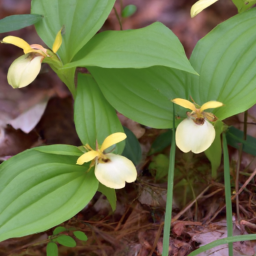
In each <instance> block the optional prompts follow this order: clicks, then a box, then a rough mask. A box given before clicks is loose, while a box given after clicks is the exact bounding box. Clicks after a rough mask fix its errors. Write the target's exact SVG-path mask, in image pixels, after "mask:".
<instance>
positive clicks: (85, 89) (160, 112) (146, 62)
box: [0, 0, 256, 241]
mask: <svg viewBox="0 0 256 256" xmlns="http://www.w3.org/2000/svg"><path fill="white" fill-rule="evenodd" d="M214 2H216V0H215V1H209V0H200V1H198V2H197V3H196V4H195V5H194V6H193V8H192V10H191V13H192V16H195V15H196V14H198V13H199V12H201V11H202V10H203V9H204V8H206V7H207V6H209V5H211V4H213V3H214ZM233 2H234V3H237V2H238V1H236V0H233ZM254 2H255V1H250V4H251V3H254ZM114 4H115V0H94V1H91V0H74V1H70V0H62V1H61V4H60V3H59V1H58V0H32V4H31V17H34V18H36V21H35V22H34V23H35V28H36V31H37V33H38V35H39V36H40V38H41V39H42V40H43V42H44V43H45V44H46V45H47V46H48V47H49V48H51V49H52V50H50V49H48V48H47V47H46V46H41V45H38V44H31V45H30V44H29V43H27V42H25V41H24V40H23V39H21V38H17V37H14V36H7V37H5V38H3V39H2V43H5V44H6V43H7V44H13V45H15V46H18V47H20V48H22V49H23V51H24V55H22V56H21V57H19V58H18V59H16V60H15V61H14V62H13V63H12V65H11V66H10V68H9V70H8V74H7V80H8V82H9V84H10V85H11V86H12V87H13V88H16V89H17V88H23V87H25V86H28V85H29V84H30V83H31V82H32V81H33V80H34V79H35V78H36V76H37V75H38V73H39V72H40V68H41V63H42V62H45V63H48V64H49V65H50V67H51V68H52V69H53V71H54V72H56V74H57V75H58V76H59V78H60V79H61V80H62V81H63V82H64V83H65V84H66V85H67V87H68V89H69V90H70V92H71V94H72V95H73V98H74V122H75V126H76V131H77V134H78V136H79V138H80V140H81V145H83V146H81V147H75V146H71V145H48V146H41V147H36V148H33V149H29V150H26V151H24V152H22V153H20V154H18V155H16V156H14V157H12V158H10V159H9V160H7V161H6V162H4V163H2V164H1V166H0V200H1V204H0V241H3V240H6V239H9V238H13V237H21V236H25V235H29V234H33V233H36V232H41V231H44V230H47V229H49V228H52V227H54V226H56V225H58V224H60V223H62V222H64V221H66V220H68V219H70V218H71V217H73V216H74V215H75V214H77V213H78V212H79V211H81V210H82V209H83V208H84V207H85V205H86V204H88V203H89V202H90V200H91V199H92V197H93V196H94V195H95V193H96V192H97V191H101V192H102V191H104V192H103V193H104V194H105V195H106V197H107V198H108V199H109V200H110V203H111V205H112V208H113V210H114V209H115V199H113V198H115V189H121V188H123V187H124V186H125V184H126V183H125V182H127V183H132V182H135V181H136V178H137V171H136V167H135V165H134V162H135V161H133V162H132V161H131V160H132V159H127V157H125V156H122V153H123V151H124V149H125V139H126V137H127V135H125V133H124V128H123V127H122V125H121V122H120V121H119V119H118V117H117V115H116V110H117V111H118V112H120V113H122V114H123V115H125V116H127V117H128V118H130V119H132V120H134V121H137V122H139V123H141V124H143V125H145V126H149V127H152V128H157V129H173V130H174V129H175V128H176V127H175V125H173V124H174V123H175V121H176V123H178V122H179V121H178V120H181V119H183V120H182V121H181V122H180V123H179V124H178V125H177V132H176V142H177V146H178V147H179V148H180V149H181V151H183V152H185V153H186V152H189V151H192V152H193V153H201V152H204V151H206V155H207V157H208V158H209V160H210V161H211V163H212V166H213V165H214V166H216V157H220V156H221V154H222V148H221V145H220V134H221V132H223V130H221V131H219V132H218V133H217V132H216V131H217V130H216V129H217V128H216V125H215V122H216V121H217V119H218V121H223V120H224V119H226V118H228V117H230V116H232V115H235V114H238V113H240V112H243V111H245V110H247V109H249V108H250V107H251V106H253V105H254V104H255V103H256V97H255V94H256V88H255V67H256V61H255V56H254V55H253V54H251V53H252V52H254V51H255V50H256V46H255V40H256V35H255V33H254V30H255V26H256V25H255V24H256V9H252V10H249V11H247V12H244V13H240V14H238V15H236V16H235V17H233V18H231V19H229V20H227V21H225V22H223V23H222V24H220V25H219V26H217V27H216V28H215V29H214V30H213V31H212V32H211V33H209V34H208V35H207V36H206V37H204V38H203V39H201V40H200V41H199V42H198V43H197V45H196V47H195V49H194V51H193V53H192V56H191V58H190V61H189V60H188V59H187V57H186V54H185V51H184V49H183V46H182V45H181V43H180V41H179V39H178V38H177V37H176V36H175V35H174V34H173V32H172V31H171V30H170V29H169V28H167V27H166V26H165V25H163V24H162V23H160V22H156V23H153V24H151V25H149V26H147V27H145V28H141V29H136V30H128V31H104V32H100V33H97V32H98V31H99V30H100V28H101V26H102V25H103V24H104V22H105V20H106V19H107V17H108V15H109V13H110V12H111V10H112V8H113V7H114ZM244 5H245V3H244ZM244 5H243V10H242V11H241V12H243V11H244V10H245V9H247V7H246V8H245V7H244ZM27 25H31V24H27ZM19 28H20V27H19ZM10 30H11V29H10ZM56 35H57V36H56ZM241 42H244V43H243V44H241ZM1 47H4V45H1ZM248 49H249V50H248ZM77 67H84V68H86V69H87V71H88V72H86V73H79V72H78V74H76V68H77ZM190 96H193V98H194V99H195V101H193V103H192V102H190V101H188V99H189V97H190ZM171 100H172V102H173V103H175V104H176V105H178V106H176V112H175V114H174V110H173V104H172V103H171ZM195 102H197V103H198V104H199V105H198V104H196V103H195ZM205 102H206V103H205ZM238 102H239V104H238ZM200 105H201V107H200ZM185 109H190V110H191V111H192V112H188V113H186V110H185ZM206 109H212V112H205V110H206ZM175 115H176V116H175ZM176 118H177V120H174V119H176ZM216 123H217V122H216ZM126 133H127V132H126ZM127 134H128V133H127ZM128 140H129V136H128ZM137 145H138V147H139V144H138V142H137ZM213 147H214V157H213V153H212V148H213ZM216 149H217V150H216ZM174 152H175V150H174ZM215 156H216V157H215ZM135 164H136V163H135ZM217 166H218V164H217ZM102 187H104V189H102ZM48 198H51V200H48ZM169 229H170V225H169Z"/></svg>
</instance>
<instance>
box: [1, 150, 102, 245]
mask: <svg viewBox="0 0 256 256" xmlns="http://www.w3.org/2000/svg"><path fill="white" fill-rule="evenodd" d="M76 160H77V157H75V156H61V155H59V156H58V155H53V154H46V153H42V152H38V151H37V150H33V149H31V150H27V151H24V152H23V153H20V154H18V155H16V156H14V157H12V158H10V159H9V160H7V161H6V162H4V163H3V164H1V165H0V201H1V204H0V241H3V240H6V239H8V238H13V237H21V236H25V235H29V234H33V233H37V232H42V231H44V230H47V229H49V228H52V227H54V226H56V225H59V224H60V223H62V222H64V221H66V220H68V219H70V218H71V217H73V216H74V215H75V214H77V213H78V212H79V211H80V210H82V209H83V207H85V206H86V204H88V202H89V201H90V200H91V198H92V197H93V196H94V194H95V193H96V191H97V189H98V181H97V179H96V178H95V175H94V172H92V171H91V172H89V173H88V172H86V171H87V169H88V165H86V166H78V165H76V164H75V163H76Z"/></svg>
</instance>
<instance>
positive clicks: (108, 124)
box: [74, 74, 125, 154]
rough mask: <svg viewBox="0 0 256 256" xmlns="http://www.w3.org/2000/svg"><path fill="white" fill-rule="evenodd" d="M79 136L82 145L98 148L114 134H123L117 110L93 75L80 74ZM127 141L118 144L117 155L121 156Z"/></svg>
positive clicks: (76, 112) (76, 109) (77, 127)
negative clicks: (106, 97) (97, 145)
mask: <svg viewBox="0 0 256 256" xmlns="http://www.w3.org/2000/svg"><path fill="white" fill-rule="evenodd" d="M74 119H75V125H76V131H77V134H78V136H79V138H80V140H81V141H82V143H83V144H84V145H85V144H87V143H88V144H89V145H90V146H91V147H92V148H93V149H95V148H96V140H97V141H98V143H99V144H102V143H103V141H104V139H105V138H106V137H107V136H109V135H110V134H112V133H115V132H123V127H122V125H121V123H120V121H119V119H118V117H117V115H116V111H115V109H114V108H113V107H112V106H111V105H110V104H109V103H108V102H107V101H106V99H105V98H104V96H103V95H102V93H101V91H100V90H99V88H98V85H97V83H96V82H95V80H94V79H93V77H92V76H91V75H88V74H78V80H77V96H76V99H75V104H74ZM124 146H125V141H122V142H120V143H117V144H116V149H115V153H117V154H121V153H122V151H123V149H124Z"/></svg>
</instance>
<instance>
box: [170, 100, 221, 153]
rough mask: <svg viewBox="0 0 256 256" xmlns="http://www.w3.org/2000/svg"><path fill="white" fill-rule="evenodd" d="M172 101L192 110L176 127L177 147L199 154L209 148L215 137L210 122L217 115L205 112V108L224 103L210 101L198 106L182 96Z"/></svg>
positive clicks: (186, 151) (216, 106) (214, 119)
mask: <svg viewBox="0 0 256 256" xmlns="http://www.w3.org/2000/svg"><path fill="white" fill-rule="evenodd" d="M172 102H174V103H175V104H177V105H180V106H182V107H184V108H188V109H190V110H192V112H188V113H187V115H188V117H187V118H186V119H184V120H183V121H181V122H180V124H179V125H178V127H177V129H176V135H175V138H176V144H177V147H178V148H179V149H180V150H181V151H183V152H184V153H188V152H189V151H192V152H193V153H196V154H198V153H201V152H203V151H205V150H207V149H208V148H209V147H210V146H211V144H212V143H213V141H214V139H215V129H214V127H213V125H212V124H211V123H210V122H215V121H216V120H217V117H216V116H215V115H213V114H212V113H209V112H204V110H206V109H210V108H218V107H221V106H223V103H221V102H219V101H209V102H206V103H205V104H203V105H202V106H201V107H198V105H197V104H195V103H192V102H190V101H188V100H185V99H180V98H176V99H174V100H172ZM209 121H210V122H209Z"/></svg>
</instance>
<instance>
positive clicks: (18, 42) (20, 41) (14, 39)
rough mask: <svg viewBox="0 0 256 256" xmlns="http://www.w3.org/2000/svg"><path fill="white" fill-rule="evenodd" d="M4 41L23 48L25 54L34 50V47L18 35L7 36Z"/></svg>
mask: <svg viewBox="0 0 256 256" xmlns="http://www.w3.org/2000/svg"><path fill="white" fill-rule="evenodd" d="M2 43H5V44H13V45H15V46H17V47H19V48H21V49H23V51H24V53H25V54H27V53H29V52H31V51H33V49H32V48H31V47H30V45H29V44H28V43H27V42H26V41H25V40H23V39H21V38H19V37H17V36H6V37H5V38H4V39H3V40H2Z"/></svg>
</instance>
